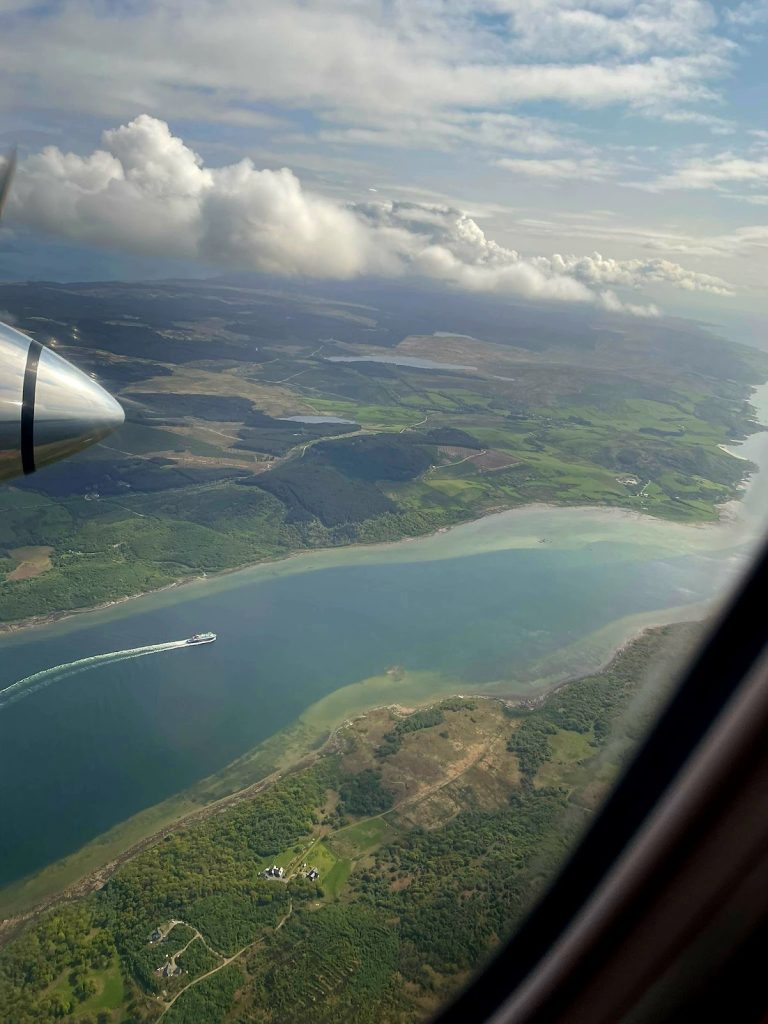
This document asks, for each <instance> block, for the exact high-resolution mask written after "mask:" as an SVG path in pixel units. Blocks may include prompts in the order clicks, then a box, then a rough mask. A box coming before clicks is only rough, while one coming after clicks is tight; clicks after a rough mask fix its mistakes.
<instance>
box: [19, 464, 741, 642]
mask: <svg viewBox="0 0 768 1024" xmlns="http://www.w3.org/2000/svg"><path fill="white" fill-rule="evenodd" d="M745 461H749V460H745ZM748 486H749V483H748V481H747V489H748ZM747 489H745V490H744V492H743V493H742V495H741V496H740V497H732V498H729V499H728V500H727V501H725V502H721V503H720V504H719V505H716V506H715V509H716V512H717V518H716V519H715V520H713V521H712V522H694V523H689V522H678V521H677V520H667V519H663V518H662V517H660V516H654V515H651V514H650V513H649V512H644V511H639V510H638V509H632V508H624V507H623V506H621V505H605V504H602V503H599V502H596V503H595V504H594V505H584V504H578V505H569V504H567V503H562V504H559V503H557V502H551V501H550V502H546V501H532V502H529V503H527V504H525V505H513V506H511V507H509V508H493V509H488V510H487V511H485V512H484V513H483V514H482V515H479V516H474V517H472V518H469V519H464V520H462V521H461V522H458V523H451V524H450V525H449V526H438V527H435V528H434V529H432V530H429V531H427V532H426V533H417V534H406V535H404V536H403V537H399V538H398V539H397V540H385V541H374V542H366V541H353V542H352V543H350V544H335V545H328V546H324V547H317V548H299V549H297V550H295V551H289V552H287V553H286V554H285V555H280V556H277V557H274V558H263V559H260V560H259V561H256V562H246V563H245V564H244V565H236V566H230V567H228V568H226V569H216V570H214V571H212V572H203V574H202V575H196V576H186V577H184V578H182V579H178V580H173V581H172V582H171V583H166V584H164V585H163V586H161V587H154V588H152V589H150V590H142V591H140V592H139V593H138V594H126V595H125V596H123V597H116V598H114V599H113V600H111V601H102V602H101V603H99V604H95V605H88V606H87V607H84V608H69V609H64V610H62V611H57V612H48V613H47V614H45V615H32V616H29V617H28V618H26V619H18V620H17V621H14V622H0V642H1V641H2V639H3V637H10V636H16V635H17V634H19V633H23V632H26V631H27V630H33V629H41V628H44V627H46V626H53V625H56V623H59V622H64V621H66V620H69V619H73V618H77V617H79V616H86V615H90V614H92V613H94V612H101V611H107V610H108V609H110V608H117V607H119V606H120V605H123V604H126V603H128V602H129V601H137V600H140V599H141V598H143V597H149V596H151V595H154V594H163V593H167V592H168V591H171V590H177V589H179V588H180V587H186V586H190V585H192V584H204V583H206V582H208V581H214V580H219V579H222V578H224V577H226V576H232V575H234V574H235V573H241V572H248V571H249V570H251V569H256V568H259V567H261V566H265V565H281V564H284V563H286V562H288V561H290V560H292V559H298V558H301V557H308V556H310V555H322V554H330V553H332V552H338V551H356V550H381V549H384V548H387V547H391V546H393V545H397V544H407V543H410V542H413V541H418V540H428V539H430V538H432V537H438V536H445V535H446V534H449V533H452V532H453V531H454V530H458V529H461V528H463V527H467V526H471V525H474V524H477V523H481V522H483V521H484V520H487V519H490V518H492V517H493V516H499V515H506V514H508V513H514V512H533V511H537V510H540V511H555V510H559V509H566V508H567V509H571V510H572V511H574V512H579V511H585V512H604V513H607V514H609V515H611V516H623V517H624V518H627V519H635V520H637V521H641V522H642V521H648V522H653V523H670V524H672V525H676V526H681V527H685V528H687V529H691V530H701V529H707V528H710V527H713V526H718V525H726V524H729V523H731V524H732V523H733V522H734V521H736V520H737V519H738V511H737V510H738V508H739V507H740V506H741V505H742V503H743V498H744V495H745V494H746V493H747ZM734 506H735V508H734Z"/></svg>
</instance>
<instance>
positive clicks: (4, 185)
mask: <svg viewBox="0 0 768 1024" xmlns="http://www.w3.org/2000/svg"><path fill="white" fill-rule="evenodd" d="M15 170H16V147H15V146H14V147H13V149H12V150H11V152H10V153H9V154H8V157H7V159H6V161H5V165H4V166H3V167H2V168H1V169H0V217H2V215H3V207H4V206H5V201H6V199H7V198H8V193H9V192H10V191H11V181H12V180H13V172H14V171H15Z"/></svg>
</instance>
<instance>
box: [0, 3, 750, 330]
mask: <svg viewBox="0 0 768 1024" xmlns="http://www.w3.org/2000/svg"><path fill="white" fill-rule="evenodd" d="M766 57H768V0H744V2H736V3H730V4H712V3H706V2H702V0H668V2H660V0H648V2H641V3H632V2H628V0H586V2H585V0H479V2H477V3H468V2H465V0H445V2H436V0H411V2H407V3H406V2H402V3H385V2H379V3H375V2H368V0H351V2H346V3H335V2H323V3H319V2H312V0H304V2H298V0H279V2H278V0H260V2H245V0H219V2H216V3H213V2H208V0H183V2H181V0H177V2H172V3H155V2H151V0H136V2H131V0H128V2H122V3H121V2H106V3H105V2H74V3H55V2H51V3H46V4H35V5H32V4H25V3H22V2H19V0H0V142H6V143H10V142H12V141H17V142H18V144H19V149H20V156H21V158H22V159H21V163H20V170H19V175H18V180H17V183H16V187H15V190H14V196H13V199H12V203H11V205H10V208H9V210H8V217H7V221H6V224H5V227H4V228H3V230H2V233H0V243H1V244H0V274H2V275H3V276H5V277H25V276H43V277H62V278H67V277H69V278H71V277H89V276H93V277H106V276H108V277H114V276H125V277H135V276H143V275H146V274H158V273H164V272H173V273H177V272H179V271H182V272H183V271H184V270H185V269H186V270H188V271H189V272H191V273H208V272H211V271H213V272H220V271H221V270H222V269H227V268H238V269H242V268H253V269H255V270H260V271H266V272H269V273H278V274H284V275H286V276H312V277H328V278H341V279H350V278H354V277H355V276H358V275H371V274H373V275H377V274H379V275H383V276H388V277H397V276H402V275H408V276H425V277H429V278H432V279H435V280H440V281H444V282H445V283H446V284H447V285H448V286H450V287H455V288H464V289H468V290H472V291H483V290H486V291H489V292H501V293H509V294H510V295H517V296H523V297H525V298H533V299H537V300H539V301H542V302H556V303H561V302H580V303H585V302H586V303H594V304H597V305H602V306H604V307H605V308H608V309H614V308H615V309H624V310H626V311H628V312H630V313H634V314H636V315H642V316H648V315H655V314H657V313H658V312H659V311H661V312H671V313H682V314H685V315H693V316H698V317H701V318H704V319H708V320H714V321H716V322H723V323H728V324H730V325H731V326H732V328H733V330H734V331H736V333H738V331H739V330H742V329H743V330H744V331H752V332H756V333H757V334H759V333H760V332H761V331H762V329H763V324H764V322H765V321H764V317H765V316H766V313H767V312H768V303H767V302H766V299H765V294H764V280H765V276H766V270H767V269H768V265H767V261H766V253H767V252H768V248H767V247H768V118H767V117H766V103H765V92H766V89H765V74H764V68H765V63H766Z"/></svg>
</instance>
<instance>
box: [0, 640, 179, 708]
mask: <svg viewBox="0 0 768 1024" xmlns="http://www.w3.org/2000/svg"><path fill="white" fill-rule="evenodd" d="M186 646H187V641H186V640H171V641H169V642H168V643H165V644H150V645H149V646H147V647H133V648H131V649H130V650H127V651H110V652H109V653H107V654H94V655H93V656H92V657H90V658H80V659H78V660H77V661H69V662H66V663H65V664H63V665H54V666H53V668H44V669H41V671H40V672H34V673H33V674H32V675H31V676H25V677H24V678H23V679H19V680H18V681H17V682H15V683H11V685H10V686H6V687H5V689H3V690H0V709H2V708H5V707H8V705H9V704H15V703H16V701H19V700H23V699H24V698H25V697H30V696H31V695H32V694H33V693H37V691H38V690H43V689H45V687H46V686H50V685H51V684H52V683H58V682H59V681H60V680H62V679H66V678H68V677H69V676H74V675H79V674H80V673H81V672H87V671H88V670H89V669H92V668H99V667H100V666H102V665H114V664H116V663H117V662H118V661H130V660H131V659H133V658H145V657H146V656H147V655H149V654H162V653H163V652H164V651H175V650H177V649H178V648H180V647H186Z"/></svg>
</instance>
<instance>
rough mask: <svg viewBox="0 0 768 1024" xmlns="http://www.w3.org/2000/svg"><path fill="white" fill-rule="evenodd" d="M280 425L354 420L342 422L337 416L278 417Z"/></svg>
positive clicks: (351, 422) (352, 422)
mask: <svg viewBox="0 0 768 1024" xmlns="http://www.w3.org/2000/svg"><path fill="white" fill-rule="evenodd" d="M277 418H278V419H279V420H280V421H281V422H282V423H350V424H353V425H354V423H355V421H354V420H343V419H340V418H339V417H338V416H278V417H277Z"/></svg>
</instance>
